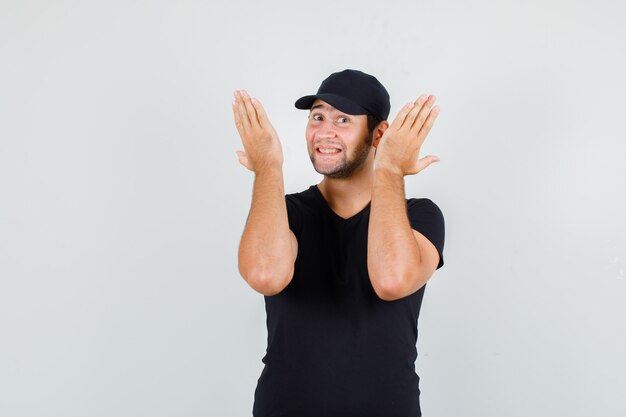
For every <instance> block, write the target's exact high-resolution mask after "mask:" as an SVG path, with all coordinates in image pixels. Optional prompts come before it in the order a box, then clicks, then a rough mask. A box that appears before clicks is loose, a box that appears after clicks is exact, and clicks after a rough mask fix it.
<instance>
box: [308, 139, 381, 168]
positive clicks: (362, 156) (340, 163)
mask: <svg viewBox="0 0 626 417" xmlns="http://www.w3.org/2000/svg"><path fill="white" fill-rule="evenodd" d="M372 136H373V135H371V134H368V135H367V136H366V137H365V139H364V140H363V141H362V142H361V143H360V144H359V146H358V147H357V148H355V149H354V157H353V158H352V159H350V160H348V157H347V155H346V152H345V151H342V153H343V155H342V157H341V158H340V159H338V160H337V162H336V163H335V165H334V166H332V167H325V168H322V167H319V166H318V165H317V164H316V160H315V148H314V149H313V152H312V153H310V154H309V157H310V159H311V162H312V163H313V168H314V169H315V171H317V172H318V173H319V174H322V175H324V176H326V177H328V178H332V179H344V178H348V177H350V176H351V175H352V174H353V173H354V172H355V171H356V170H357V169H358V168H360V167H361V166H362V165H363V164H364V163H365V161H366V160H367V157H368V156H369V153H370V150H371V147H372V141H373V140H372V139H373V138H372Z"/></svg>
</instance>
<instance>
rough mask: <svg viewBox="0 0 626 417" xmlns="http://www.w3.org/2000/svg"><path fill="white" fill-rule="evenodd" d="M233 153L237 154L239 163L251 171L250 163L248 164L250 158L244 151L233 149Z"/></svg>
mask: <svg viewBox="0 0 626 417" xmlns="http://www.w3.org/2000/svg"><path fill="white" fill-rule="evenodd" d="M235 153H236V154H237V159H239V163H240V164H241V165H243V166H244V167H246V168H248V169H249V170H250V171H252V165H251V164H250V160H249V159H248V157H247V156H246V153H245V152H244V151H235Z"/></svg>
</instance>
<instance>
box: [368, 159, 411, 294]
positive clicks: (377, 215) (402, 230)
mask: <svg viewBox="0 0 626 417" xmlns="http://www.w3.org/2000/svg"><path fill="white" fill-rule="evenodd" d="M419 266H420V250H419V246H418V245H417V242H416V241H415V236H414V234H413V229H412V228H411V224H410V222H409V219H408V216H407V210H406V201H405V194H404V177H403V175H402V174H399V173H395V172H392V171H391V170H386V169H375V170H374V184H373V189H372V202H371V207H370V220H369V230H368V244H367V267H368V272H369V276H370V280H371V283H372V287H373V288H374V290H375V291H376V293H377V294H378V296H379V297H380V298H382V299H384V300H393V299H396V298H400V297H401V296H404V295H408V294H410V293H412V292H413V291H416V290H417V289H419V287H418V288H413V287H415V286H416V280H415V274H416V273H417V272H418V271H419Z"/></svg>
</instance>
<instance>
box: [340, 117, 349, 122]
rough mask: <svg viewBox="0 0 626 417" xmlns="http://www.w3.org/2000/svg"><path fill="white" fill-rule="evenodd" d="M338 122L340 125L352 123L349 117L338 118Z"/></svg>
mask: <svg viewBox="0 0 626 417" xmlns="http://www.w3.org/2000/svg"><path fill="white" fill-rule="evenodd" d="M337 121H338V122H339V123H348V122H349V121H350V119H348V118H347V117H339V118H337Z"/></svg>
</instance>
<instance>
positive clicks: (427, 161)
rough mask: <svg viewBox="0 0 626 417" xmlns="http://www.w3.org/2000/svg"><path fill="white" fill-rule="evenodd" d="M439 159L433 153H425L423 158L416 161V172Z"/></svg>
mask: <svg viewBox="0 0 626 417" xmlns="http://www.w3.org/2000/svg"><path fill="white" fill-rule="evenodd" d="M439 161H440V159H439V157H438V156H435V155H427V156H425V157H423V158H421V159H420V160H419V161H417V172H420V171H421V170H423V169H425V168H426V167H428V166H429V165H430V164H433V163H435V162H439Z"/></svg>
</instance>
